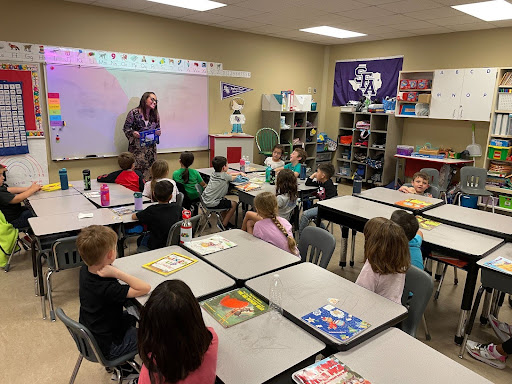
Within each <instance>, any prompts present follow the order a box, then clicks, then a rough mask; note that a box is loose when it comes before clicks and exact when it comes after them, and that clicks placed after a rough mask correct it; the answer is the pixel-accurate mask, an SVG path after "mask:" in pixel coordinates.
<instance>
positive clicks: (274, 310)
mask: <svg viewBox="0 0 512 384" xmlns="http://www.w3.org/2000/svg"><path fill="white" fill-rule="evenodd" d="M282 299H283V283H282V282H281V279H280V278H279V274H277V273H276V274H274V276H273V278H272V283H271V285H270V292H269V295H268V301H269V303H268V310H269V312H270V317H271V318H273V319H278V318H279V317H280V316H282V315H283V308H282V307H281V302H282Z"/></svg>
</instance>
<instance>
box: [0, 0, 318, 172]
mask: <svg viewBox="0 0 512 384" xmlns="http://www.w3.org/2000/svg"><path fill="white" fill-rule="evenodd" d="M8 10H9V15H10V16H9V17H5V18H3V20H2V23H0V40H12V41H18V42H30V43H41V44H46V45H58V46H59V45H60V46H68V47H76V48H90V49H100V50H112V51H121V52H128V53H142V54H146V55H154V56H167V57H181V58H187V59H197V60H205V61H213V62H222V63H223V64H224V68H225V69H233V70H243V71H250V72H252V77H251V78H250V79H245V78H222V77H210V80H209V93H210V95H209V96H210V98H209V109H210V110H209V126H210V132H211V133H221V132H226V131H230V130H231V126H230V125H229V115H230V114H231V111H230V109H229V99H228V100H223V101H221V100H220V95H219V88H220V87H219V83H220V81H227V82H230V83H234V84H237V85H242V86H246V87H249V88H253V89H254V91H252V92H249V93H246V94H243V95H242V97H243V98H244V99H245V102H246V104H245V105H246V106H245V108H244V114H245V116H246V119H247V124H246V125H244V131H245V132H246V133H249V134H254V133H255V132H256V131H257V130H258V129H259V128H261V127H260V125H261V124H260V121H261V94H263V93H275V92H279V91H281V90H282V89H294V90H295V92H297V93H306V92H307V87H309V86H310V87H316V88H317V89H318V91H319V92H322V84H321V83H322V68H323V63H324V47H323V46H321V45H315V44H308V43H301V42H297V41H293V40H285V39H278V38H272V37H269V36H263V35H256V34H249V33H243V32H240V31H234V30H227V29H220V28H213V27H209V26H204V25H199V24H192V23H185V22H180V21H177V20H171V19H166V18H159V17H153V16H148V15H142V14H136V13H130V12H124V11H118V10H114V9H109V8H102V7H94V6H88V5H83V4H77V3H70V2H64V1H62V0H44V1H41V0H25V1H18V2H10V3H9V6H8ZM18 15H20V16H18ZM21 15H23V16H21ZM319 107H320V106H319ZM45 119H46V117H45ZM164 124H165V122H164ZM160 156H161V158H164V159H166V160H168V161H169V164H170V167H171V170H174V169H176V168H178V162H177V159H178V157H179V154H162V155H160ZM49 163H50V181H52V182H53V181H56V180H57V179H58V171H57V170H58V168H60V167H62V166H66V167H67V168H68V170H69V174H70V179H71V180H73V179H77V178H81V171H82V169H84V168H90V169H91V173H92V175H93V176H97V175H99V174H102V173H105V172H110V171H113V170H116V169H117V163H116V160H115V159H113V158H109V159H94V160H77V161H67V162H65V163H63V162H58V163H57V162H53V161H51V160H49ZM63 164H64V165H63ZM207 164H208V154H207V151H202V152H197V153H196V162H195V164H194V166H195V167H196V168H200V167H205V166H207Z"/></svg>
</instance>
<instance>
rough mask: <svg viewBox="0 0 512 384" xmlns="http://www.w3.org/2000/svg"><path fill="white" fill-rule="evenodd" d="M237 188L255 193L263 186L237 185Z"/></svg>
mask: <svg viewBox="0 0 512 384" xmlns="http://www.w3.org/2000/svg"><path fill="white" fill-rule="evenodd" d="M235 188H236V189H238V190H239V191H245V192H249V191H255V190H258V189H261V185H258V184H254V183H247V184H242V185H235Z"/></svg>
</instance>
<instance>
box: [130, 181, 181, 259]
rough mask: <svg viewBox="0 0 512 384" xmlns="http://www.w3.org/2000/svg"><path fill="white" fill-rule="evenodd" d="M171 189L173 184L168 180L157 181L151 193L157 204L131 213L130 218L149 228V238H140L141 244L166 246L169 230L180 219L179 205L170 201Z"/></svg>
mask: <svg viewBox="0 0 512 384" xmlns="http://www.w3.org/2000/svg"><path fill="white" fill-rule="evenodd" d="M173 191H174V185H173V184H172V183H171V182H170V181H169V180H161V181H159V182H157V183H156V184H155V189H154V192H153V195H154V197H155V199H156V200H157V201H158V204H154V205H150V206H149V207H147V208H146V209H144V210H143V211H140V212H136V213H134V214H132V219H134V220H138V221H139V222H140V223H141V224H146V225H147V227H148V229H149V238H147V239H141V240H142V241H141V245H143V246H147V248H149V249H158V248H163V247H165V246H166V244H167V236H168V235H169V230H170V229H171V227H172V226H173V225H174V224H175V223H177V222H178V221H180V220H181V207H179V206H178V204H176V203H170V200H171V197H172V195H173ZM140 250H144V248H141V249H140Z"/></svg>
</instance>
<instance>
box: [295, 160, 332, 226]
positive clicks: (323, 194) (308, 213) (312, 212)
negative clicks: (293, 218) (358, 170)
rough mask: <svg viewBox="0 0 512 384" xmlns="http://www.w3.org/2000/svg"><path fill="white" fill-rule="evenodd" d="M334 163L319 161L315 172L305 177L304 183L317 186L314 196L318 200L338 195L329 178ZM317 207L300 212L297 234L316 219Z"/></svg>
mask: <svg viewBox="0 0 512 384" xmlns="http://www.w3.org/2000/svg"><path fill="white" fill-rule="evenodd" d="M334 172H335V170H334V165H332V163H320V164H319V165H318V168H317V170H316V172H315V173H313V174H312V175H311V176H309V177H308V178H307V179H306V185H312V186H316V187H318V192H317V193H316V196H317V197H318V199H319V200H327V199H331V198H333V197H336V196H338V189H337V188H336V186H335V185H334V183H333V182H332V180H331V177H333V176H334ZM317 215H318V207H313V208H309V209H307V210H305V211H304V212H302V216H301V218H300V222H299V235H300V234H301V233H302V231H303V230H304V228H306V227H307V226H308V225H309V223H310V221H311V220H314V219H316V216H317Z"/></svg>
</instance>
